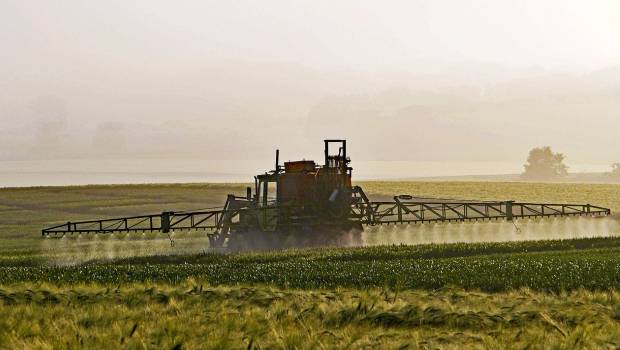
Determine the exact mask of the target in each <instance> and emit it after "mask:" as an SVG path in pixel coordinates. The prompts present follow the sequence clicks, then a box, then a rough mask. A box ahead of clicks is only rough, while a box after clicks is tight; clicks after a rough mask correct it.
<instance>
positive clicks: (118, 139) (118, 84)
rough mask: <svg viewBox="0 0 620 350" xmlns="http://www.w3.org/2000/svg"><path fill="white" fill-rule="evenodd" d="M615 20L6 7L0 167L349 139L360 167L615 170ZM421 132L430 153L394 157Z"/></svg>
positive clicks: (502, 4)
mask: <svg viewBox="0 0 620 350" xmlns="http://www.w3.org/2000/svg"><path fill="white" fill-rule="evenodd" d="M619 19H620V2H619V1H611V0H610V1H576V0H562V1H560V0H558V1H549V0H547V1H542V0H538V1H497V0H495V1H481V0H475V1H440V0H439V1H438V0H434V1H317V0H313V1H292V0H286V1H279V0H278V1H161V0H149V1H70V0H64V1H51V0H48V1H34V0H31V1H24V0H19V1H13V0H0V89H1V90H2V94H1V95H0V124H1V126H0V131H1V132H2V135H3V136H2V139H0V159H26V158H46V157H50V158H71V157H78V158H79V157H100V156H105V157H120V156H123V157H129V156H131V157H133V156H136V157H138V156H144V155H145V154H149V156H153V154H150V153H154V154H155V156H157V154H160V155H162V156H169V155H170V154H174V155H179V154H181V155H184V156H198V155H199V156H204V157H208V158H215V159H219V158H243V157H250V158H254V157H262V155H263V154H268V155H269V156H271V150H272V149H273V148H274V147H275V146H278V145H279V146H280V147H282V148H286V147H289V148H291V149H292V150H293V152H292V153H295V152H297V153H301V154H305V153H303V152H308V151H309V150H313V152H314V153H313V154H312V155H314V154H320V149H316V148H320V143H318V142H317V143H312V144H309V142H308V141H312V142H315V141H320V140H321V139H323V138H326V137H348V138H350V139H352V140H353V141H354V142H357V144H358V145H360V144H362V143H363V144H364V146H363V147H359V152H360V155H359V156H358V157H361V158H367V159H371V160H372V159H378V158H384V157H385V158H391V159H404V160H410V159H413V160H415V159H421V160H433V159H440V160H443V159H446V160H451V159H458V160H471V161H482V160H487V159H486V158H488V160H510V161H519V160H520V159H524V158H525V154H526V152H527V150H528V149H529V148H531V147H534V146H539V145H544V144H550V145H551V146H552V147H554V148H556V149H558V150H560V151H562V152H565V153H567V154H568V156H569V159H570V157H571V156H572V157H573V159H575V160H577V161H580V162H588V161H597V162H606V161H609V162H611V161H619V160H620V159H613V158H614V157H615V154H616V153H618V151H619V148H618V147H616V145H615V143H616V142H617V141H616V140H617V139H616V137H615V132H612V131H611V130H613V129H615V130H617V129H618V126H620V122H618V119H617V113H618V112H617V109H616V107H618V105H619V104H620V101H619V99H620V74H618V70H617V69H618V67H619V63H620V40H618V38H617V35H618V33H620V20H619ZM468 89H469V90H468ZM472 89H473V90H472ZM576 96H577V98H575V97H576ZM590 107H591V108H590ZM339 113H341V114H339ZM340 115H342V118H340V117H339V116H340ZM390 118H391V119H390ZM585 119H587V121H588V126H589V127H590V128H589V129H587V130H585V129H584V127H583V125H581V124H580V123H582V122H583V121H584V120H585ZM537 121H542V122H541V123H538V122H537ZM563 121H566V125H563V123H562V122H563ZM332 122H335V123H334V124H335V125H336V126H337V127H331V126H330V125H331V124H332ZM425 122H428V125H429V127H428V128H425V127H424V125H425V124H424V123H425ZM385 123H389V124H390V125H391V126H390V128H392V129H390V128H387V127H385V126H382V125H384V124H385ZM593 127H597V128H600V129H602V131H601V133H602V134H599V131H598V129H597V130H596V131H595V130H594V129H593ZM372 130H375V131H376V134H372V133H370V131H372ZM390 130H394V131H395V132H396V134H397V136H398V137H394V135H390V134H392V132H391V131H390ZM406 130H410V131H411V132H409V131H406ZM584 130H585V131H584ZM420 133H422V134H423V135H422V136H424V137H423V138H424V142H433V140H434V139H436V140H441V139H442V138H443V139H444V141H441V144H442V147H439V151H437V152H429V151H428V150H426V149H421V148H424V147H425V146H424V144H423V143H420V144H419V145H416V147H417V148H415V149H413V150H411V151H410V152H402V150H401V151H398V152H395V153H394V152H392V151H393V149H394V148H401V147H400V146H401V145H409V144H410V141H411V140H410V139H409V138H411V139H416V140H419V139H420V136H419V134H420ZM461 134H463V135H461ZM472 136H473V137H474V140H472V138H471V137H472ZM369 137H372V140H370V141H369V140H368V138H369ZM446 138H447V139H449V140H450V141H449V142H445V139H446ZM420 142H421V141H420ZM301 143H303V146H301V145H300V144H301ZM489 143H493V144H494V145H495V146H493V147H488V146H487V145H488V144H489ZM498 143H499V146H498V145H497V144H498ZM428 148H434V149H436V150H437V149H438V148H436V147H428ZM362 152H363V153H362ZM295 154H296V153H295ZM412 154H415V155H412ZM472 154H476V156H471V155H472ZM485 154H487V155H488V157H486V158H485ZM386 155H387V156H386ZM468 157H469V158H468ZM618 157H620V156H618Z"/></svg>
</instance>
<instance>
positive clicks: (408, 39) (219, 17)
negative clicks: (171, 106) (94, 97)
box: [0, 0, 620, 72]
mask: <svg viewBox="0 0 620 350" xmlns="http://www.w3.org/2000/svg"><path fill="white" fill-rule="evenodd" d="M619 18H620V2H618V1H614V0H609V1H596V0H595V1H582V0H558V1H549V0H547V1H541V0H537V1H497V0H489V1H481V0H474V1H441V0H439V1H410V0H407V1H359V0H356V1H316V0H314V1H291V0H283V1H279V0H278V1H161V0H159V1H157V0H155V1H154V0H149V1H96V2H95V1H70V0H64V1H49V0H48V1H32V0H31V1H11V0H2V1H1V2H0V25H1V26H2V27H1V29H2V30H1V31H0V44H1V48H2V52H3V54H2V59H3V61H5V60H6V61H7V62H3V63H5V64H6V63H8V64H9V65H10V66H12V67H15V66H17V67H24V66H29V65H33V66H35V67H36V66H41V65H42V64H43V62H42V58H45V59H46V60H49V63H48V65H49V67H48V69H47V70H45V69H41V68H40V67H37V68H35V70H36V71H44V72H45V71H48V72H49V71H50V70H54V69H62V71H65V72H71V71H75V70H79V67H67V65H70V64H71V65H73V64H75V65H78V66H80V65H83V64H84V63H86V62H84V61H88V62H87V63H90V65H93V66H98V67H100V68H101V69H102V70H105V69H119V68H127V67H137V66H143V65H144V66H146V67H143V68H144V69H146V68H157V69H159V68H164V67H168V68H170V69H183V66H185V65H189V66H190V67H187V68H188V69H191V67H192V66H195V65H197V64H200V62H202V61H204V60H213V59H215V58H220V59H230V58H232V59H243V60H250V61H254V60H257V61H266V62H272V61H276V62H295V63H300V64H303V65H308V66H312V67H322V68H323V67H337V68H346V69H350V68H368V67H375V66H393V65H395V66H397V67H398V68H400V69H410V68H411V67H410V65H411V63H412V61H413V62H414V63H415V62H416V61H428V62H436V61H439V62H462V61H468V60H476V61H484V62H495V63H501V64H509V65H518V66H529V65H534V66H543V67H549V68H557V67H578V68H590V69H591V68H597V67H602V66H607V65H613V64H616V63H617V62H618V60H619V59H620V43H619V41H618V40H617V33H619V32H620V21H619V20H618V19H619ZM90 65H89V66H90ZM4 66H6V65H4ZM31 68H34V67H31Z"/></svg>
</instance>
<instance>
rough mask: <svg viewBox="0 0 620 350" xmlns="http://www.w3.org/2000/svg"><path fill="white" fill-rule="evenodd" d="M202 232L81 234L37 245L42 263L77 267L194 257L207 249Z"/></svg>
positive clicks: (44, 241)
mask: <svg viewBox="0 0 620 350" xmlns="http://www.w3.org/2000/svg"><path fill="white" fill-rule="evenodd" d="M208 242H209V240H208V238H207V237H206V235H205V234H204V232H200V233H198V232H189V233H188V232H184V233H174V232H171V233H170V235H169V236H166V235H162V234H161V233H139V234H118V233H115V234H82V235H75V236H64V237H61V238H45V239H43V241H42V243H41V253H42V254H43V256H44V259H45V260H46V261H47V262H48V263H50V264H52V265H59V266H68V265H79V264H83V263H85V262H89V261H106V260H115V259H123V258H131V257H143V256H162V255H179V254H198V253H202V252H204V251H205V250H206V249H208V247H209V243H208Z"/></svg>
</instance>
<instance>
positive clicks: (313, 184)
mask: <svg viewBox="0 0 620 350" xmlns="http://www.w3.org/2000/svg"><path fill="white" fill-rule="evenodd" d="M324 143H325V149H324V155H325V159H324V163H323V165H318V164H316V162H315V161H313V160H298V161H289V162H285V163H284V166H281V165H280V164H279V151H276V167H275V169H274V170H272V171H271V172H268V173H265V174H261V175H257V176H255V185H254V186H255V195H254V198H253V200H254V203H255V205H256V207H258V208H264V210H263V212H265V213H270V214H269V215H268V216H270V217H272V216H274V215H275V216H277V217H278V220H283V221H286V222H287V223H291V221H297V222H299V221H304V220H313V221H314V222H317V220H319V221H326V220H333V219H346V218H348V214H349V210H350V205H351V193H352V187H351V173H352V168H351V167H349V163H350V159H349V158H348V157H347V142H346V140H325V141H324ZM330 146H331V147H330ZM333 146H337V147H333ZM334 148H335V149H334ZM270 208H271V209H273V210H269V209H270ZM276 210H277V215H276V214H275V213H276ZM266 215H267V214H266ZM263 216H265V215H263Z"/></svg>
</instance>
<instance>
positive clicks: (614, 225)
mask: <svg viewBox="0 0 620 350" xmlns="http://www.w3.org/2000/svg"><path fill="white" fill-rule="evenodd" d="M618 235H620V218H618V217H615V218H614V217H602V218H590V217H574V218H545V219H523V220H515V221H513V222H510V221H491V222H466V223H430V224H429V223H427V224H414V225H398V226H397V225H389V226H374V227H370V228H367V229H366V230H365V231H364V233H363V240H364V244H365V245H382V244H428V243H457V242H464V243H474V242H508V241H530V240H549V239H570V238H586V237H605V236H618Z"/></svg>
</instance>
